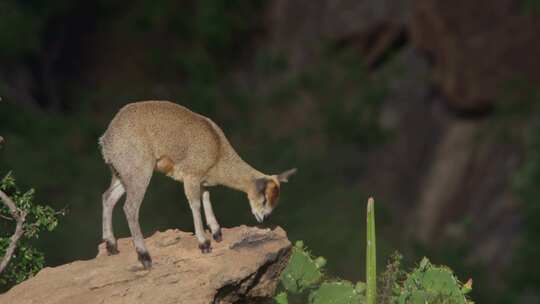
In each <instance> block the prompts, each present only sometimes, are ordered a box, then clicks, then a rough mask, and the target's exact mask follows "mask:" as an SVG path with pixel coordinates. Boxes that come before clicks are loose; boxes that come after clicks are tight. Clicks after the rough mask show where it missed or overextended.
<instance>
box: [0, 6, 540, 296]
mask: <svg viewBox="0 0 540 304" xmlns="http://www.w3.org/2000/svg"><path fill="white" fill-rule="evenodd" d="M539 20H540V2H539V1H536V0H514V1H511V0H477V1H470V0H454V1H448V0H409V1H407V0H335V1H331V0H294V1H290V0H289V1H287V0H254V1H239V0H199V1H191V0H185V1H173V0H135V1H124V0H114V1H105V0H98V1H68V0H55V1H52V0H49V1H44V0H26V1H23V0H0V97H1V98H2V99H3V100H2V102H1V103H0V134H1V135H2V136H4V138H5V139H6V141H7V143H6V145H5V148H4V149H2V150H0V168H1V172H0V173H1V174H2V175H3V174H6V173H7V172H8V171H10V170H12V171H13V173H14V175H15V177H16V178H17V179H18V181H19V184H20V185H21V186H22V187H23V188H30V187H33V188H35V189H36V191H37V198H38V200H39V201H40V202H42V203H47V204H50V205H52V206H54V207H55V208H57V209H61V208H63V207H65V206H68V209H69V213H68V214H67V215H66V216H65V217H63V218H62V219H61V221H60V224H59V227H58V229H57V230H56V231H54V232H53V233H49V234H46V235H43V237H42V238H41V239H40V240H39V241H38V242H37V245H38V246H39V248H41V249H42V250H43V251H44V252H45V254H46V258H47V263H48V265H53V266H54V265H59V264H62V263H67V262H70V261H73V260H76V259H89V258H92V257H93V256H95V254H96V246H97V245H98V244H99V242H100V237H101V194H102V192H103V191H104V190H105V189H106V187H107V186H108V183H109V171H108V168H107V167H106V166H105V165H104V163H103V161H102V159H101V155H100V152H99V150H98V146H97V139H98V137H99V136H101V134H102V133H103V132H104V130H105V128H106V127H107V124H108V122H109V121H110V120H111V119H112V117H113V116H114V114H115V113H116V111H117V110H118V109H119V108H120V107H121V106H122V105H124V104H126V103H128V102H132V101H137V100H148V99H168V100H174V101H176V102H178V103H180V104H183V105H185V106H187V107H189V108H191V109H192V110H194V111H196V112H199V113H201V114H204V115H206V116H209V117H211V118H212V119H213V120H214V121H216V122H217V123H218V124H219V125H220V126H221V127H222V128H223V130H224V131H225V133H226V134H227V135H228V137H229V139H230V141H231V142H232V144H233V146H234V147H236V149H237V151H238V153H239V154H240V155H241V156H242V157H243V158H244V159H245V160H246V161H248V162H249V163H250V164H252V165H253V166H254V167H256V168H258V169H259V170H261V171H263V172H266V173H278V172H281V171H282V170H285V169H288V168H290V167H298V168H299V173H298V175H297V176H295V177H294V178H292V180H291V182H290V183H289V184H287V185H285V186H284V187H283V189H282V197H281V204H280V206H279V207H278V208H277V209H276V210H275V212H274V215H273V217H272V219H271V224H277V225H281V226H283V227H284V228H285V229H286V230H287V232H288V233H289V236H290V238H291V239H292V240H304V241H305V243H306V245H308V246H309V247H310V248H311V249H312V251H313V252H314V253H315V254H316V255H323V256H325V257H326V258H327V259H328V261H329V262H328V267H329V271H330V274H331V275H333V276H340V277H344V278H347V279H353V280H358V279H362V280H363V279H364V275H363V274H364V261H365V258H364V248H363V244H364V235H365V231H364V224H365V221H364V216H365V210H364V209H365V202H366V200H367V197H368V196H369V195H374V196H375V198H376V201H377V203H376V206H377V219H378V223H377V229H378V231H377V233H378V245H379V248H378V249H379V262H380V266H379V267H380V269H381V268H382V267H383V266H384V263H385V259H386V257H387V256H388V254H389V253H391V252H392V251H393V250H396V249H397V250H399V251H401V252H402V253H403V254H404V255H405V256H406V263H407V265H408V267H411V266H412V265H414V262H415V261H418V260H419V258H420V257H421V256H423V255H427V256H429V257H430V258H431V259H432V261H433V262H434V263H436V264H447V265H449V266H450V267H452V268H453V269H454V270H455V271H456V273H457V275H458V276H459V278H461V279H462V280H466V279H468V278H469V277H472V278H473V279H474V293H473V298H474V299H475V300H476V301H477V302H478V303H538V302H539V301H540V273H539V271H540V262H539V257H540V243H539V241H540V235H539V232H540V205H539V204H538V198H540V188H539V187H538V185H539V182H540V135H538V134H539V132H538V131H540V121H539V120H538V118H539V114H540V104H539V101H540V99H539V96H540V94H539V92H540V91H539V90H538V89H539V88H540V86H539V80H540V58H539V54H540V39H539V38H540V37H539V34H540V23H539ZM212 197H213V201H214V209H215V212H216V214H217V217H218V219H219V220H220V222H221V224H222V225H223V226H226V227H228V226H236V225H240V224H248V225H254V224H255V220H254V218H253V216H252V215H251V214H250V209H249V207H248V203H247V200H246V198H245V196H244V195H243V194H241V193H238V192H235V191H233V190H229V189H223V188H217V189H216V190H214V191H213V194H212ZM141 224H142V227H143V231H144V232H145V235H147V236H148V235H150V234H152V233H153V232H154V231H156V230H164V229H169V228H179V229H182V230H188V231H192V229H193V228H192V220H191V213H190V211H189V208H188V204H187V202H186V199H185V197H184V195H183V191H182V187H181V185H179V184H178V183H175V182H173V181H172V180H170V179H167V178H165V177H163V176H161V175H159V174H156V176H155V177H154V179H153V180H152V183H151V187H150V189H149V191H148V193H147V195H146V198H145V202H144V204H143V206H142V210H141ZM115 228H116V234H117V236H120V237H126V236H128V235H129V233H128V228H127V225H126V223H125V219H124V216H123V214H122V209H121V208H117V210H116V211H115ZM225 237H226V235H225Z"/></svg>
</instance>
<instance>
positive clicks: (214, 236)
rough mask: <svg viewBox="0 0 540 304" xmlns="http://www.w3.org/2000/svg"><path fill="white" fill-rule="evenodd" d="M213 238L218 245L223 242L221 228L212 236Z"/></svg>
mask: <svg viewBox="0 0 540 304" xmlns="http://www.w3.org/2000/svg"><path fill="white" fill-rule="evenodd" d="M212 238H213V239H214V241H216V242H218V243H219V242H221V241H223V235H222V234H221V228H219V229H218V231H216V232H215V233H213V234H212Z"/></svg>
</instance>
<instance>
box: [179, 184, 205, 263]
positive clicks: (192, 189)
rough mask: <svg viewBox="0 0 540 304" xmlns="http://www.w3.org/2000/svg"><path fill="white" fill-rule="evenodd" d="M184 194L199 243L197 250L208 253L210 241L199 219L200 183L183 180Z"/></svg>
mask: <svg viewBox="0 0 540 304" xmlns="http://www.w3.org/2000/svg"><path fill="white" fill-rule="evenodd" d="M184 192H185V193H186V197H187V199H188V201H189V206H190V207H191V213H192V214H193V225H194V226H195V236H196V237H197V241H198V242H199V248H200V249H201V252H202V253H209V252H210V250H211V248H210V240H208V239H207V238H206V236H205V235H204V227H203V223H202V218H201V183H200V181H198V180H196V179H191V178H186V179H184Z"/></svg>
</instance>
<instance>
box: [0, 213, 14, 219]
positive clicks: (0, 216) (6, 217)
mask: <svg viewBox="0 0 540 304" xmlns="http://www.w3.org/2000/svg"><path fill="white" fill-rule="evenodd" d="M0 218H3V219H5V220H8V221H13V220H14V218H12V217H9V216H5V215H2V214H0Z"/></svg>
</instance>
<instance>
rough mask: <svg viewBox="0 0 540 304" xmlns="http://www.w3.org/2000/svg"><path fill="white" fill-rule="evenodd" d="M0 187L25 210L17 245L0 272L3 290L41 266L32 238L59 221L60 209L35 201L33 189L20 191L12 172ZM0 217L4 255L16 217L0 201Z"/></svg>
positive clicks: (0, 252) (1, 252) (0, 254)
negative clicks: (21, 233)
mask: <svg viewBox="0 0 540 304" xmlns="http://www.w3.org/2000/svg"><path fill="white" fill-rule="evenodd" d="M0 189H1V190H2V191H4V192H5V193H6V194H7V195H8V196H9V197H10V198H11V199H12V200H13V202H14V203H15V205H16V206H17V208H18V209H19V210H21V211H22V212H25V213H26V220H25V223H24V225H23V231H24V234H23V237H21V239H20V240H19V242H18V243H17V248H16V250H15V252H14V253H13V256H12V259H11V261H10V263H9V264H8V266H7V268H6V269H5V270H4V272H3V273H2V274H1V275H0V290H5V289H6V288H7V287H9V286H11V285H13V284H17V283H20V282H22V281H24V280H26V279H27V278H29V277H31V276H33V275H34V274H36V273H37V272H38V271H39V270H41V268H43V266H44V265H45V257H44V254H43V252H42V251H41V250H38V249H37V248H36V247H35V246H34V244H33V240H35V239H38V238H39V237H40V235H41V234H42V232H45V231H49V232H50V231H53V230H54V229H55V228H56V226H57V225H58V217H59V215H60V213H58V212H56V211H55V210H54V209H53V208H51V207H50V206H47V205H41V204H38V203H36V202H35V201H34V190H33V189H30V190H28V191H26V192H21V191H20V190H19V189H18V188H17V186H16V184H15V179H14V178H13V176H12V175H11V173H8V174H7V175H6V176H5V177H4V178H3V179H2V180H1V181H0ZM0 217H1V219H0V220H1V222H0V223H1V225H0V257H3V256H4V255H5V253H6V250H7V247H8V246H9V244H10V241H11V240H10V238H11V236H12V234H13V232H14V230H15V221H14V219H13V218H12V215H11V212H10V210H9V208H8V207H7V206H6V205H4V204H1V205H0Z"/></svg>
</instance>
